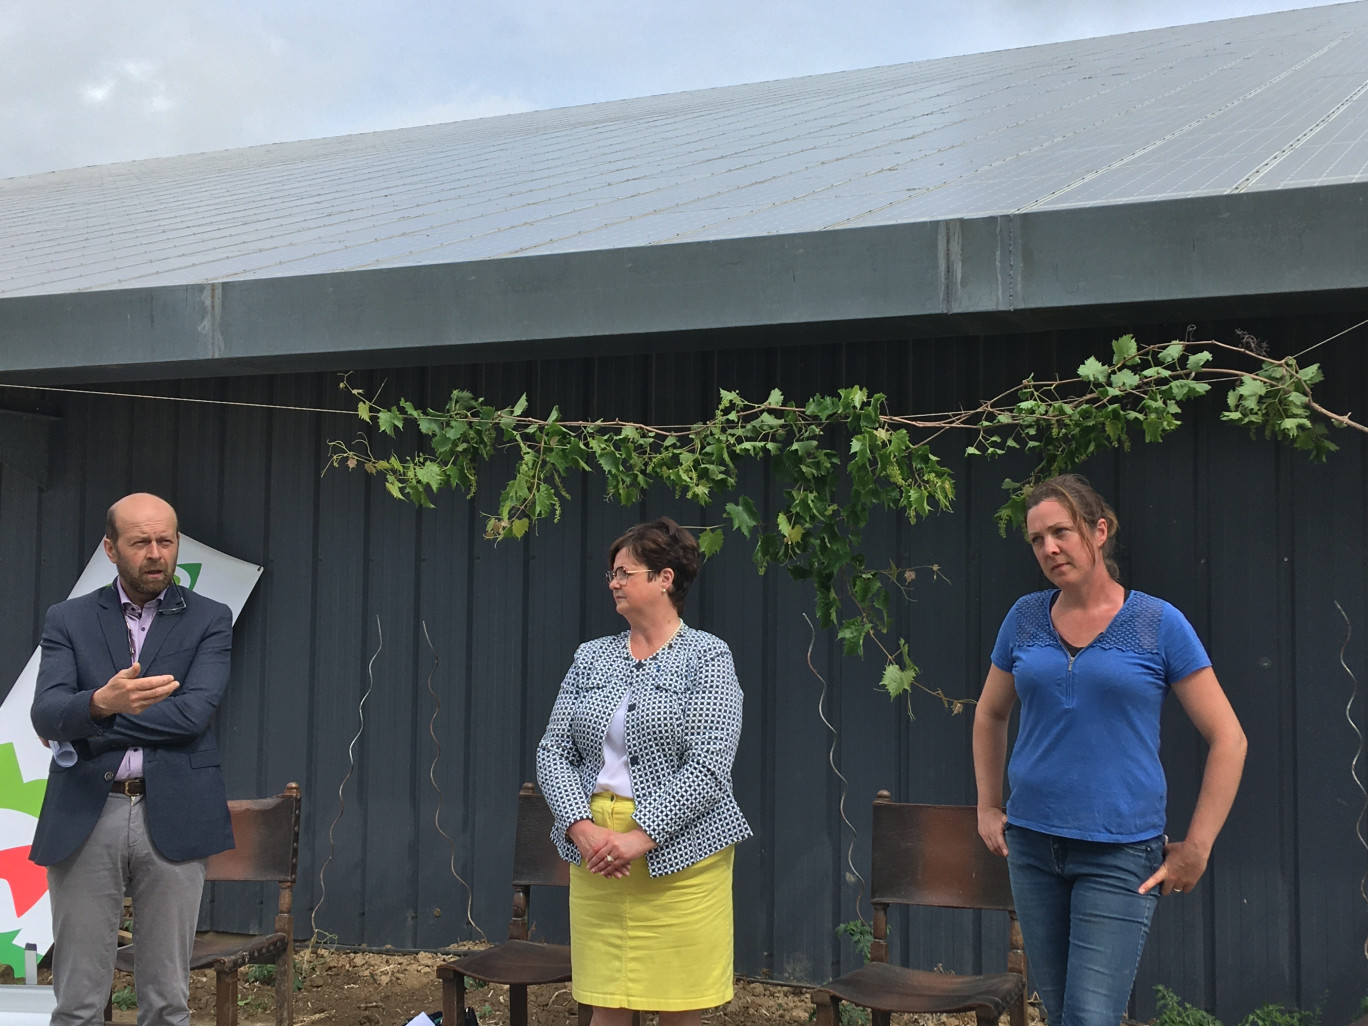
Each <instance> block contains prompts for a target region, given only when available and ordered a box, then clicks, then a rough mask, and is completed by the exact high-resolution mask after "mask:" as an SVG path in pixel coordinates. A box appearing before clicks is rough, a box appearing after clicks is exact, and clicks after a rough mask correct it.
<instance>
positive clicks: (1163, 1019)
mask: <svg viewBox="0 0 1368 1026" xmlns="http://www.w3.org/2000/svg"><path fill="white" fill-rule="evenodd" d="M1154 992H1155V994H1156V995H1158V1002H1159V1015H1158V1017H1157V1018H1156V1019H1155V1020H1154V1022H1153V1024H1152V1026H1221V1020H1219V1019H1217V1018H1216V1017H1215V1016H1214V1015H1212V1014H1211V1013H1210V1012H1205V1011H1203V1010H1202V1009H1200V1008H1197V1007H1195V1006H1194V1005H1190V1004H1188V1003H1187V1002H1186V1001H1184V1000H1183V999H1182V998H1180V997H1179V996H1178V995H1177V994H1175V993H1174V992H1173V991H1171V990H1169V989H1168V988H1167V987H1165V986H1164V985H1163V984H1160V985H1159V986H1157V987H1155V988H1154ZM1362 1007H1363V1008H1364V1009H1368V998H1364V999H1363V1005H1362ZM1240 1026H1320V1009H1319V1008H1317V1009H1315V1010H1313V1011H1309V1012H1307V1011H1302V1010H1301V1009H1299V1008H1292V1007H1288V1006H1287V1005H1282V1004H1275V1003H1269V1004H1266V1005H1261V1006H1259V1007H1258V1008H1256V1009H1254V1011H1252V1012H1250V1013H1249V1014H1248V1015H1246V1016H1245V1017H1244V1018H1243V1019H1241V1020H1240Z"/></svg>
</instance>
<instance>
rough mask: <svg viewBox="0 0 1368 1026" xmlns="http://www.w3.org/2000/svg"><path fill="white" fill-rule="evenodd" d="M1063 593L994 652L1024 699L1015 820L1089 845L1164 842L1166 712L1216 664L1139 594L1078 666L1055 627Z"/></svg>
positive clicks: (1019, 606)
mask: <svg viewBox="0 0 1368 1026" xmlns="http://www.w3.org/2000/svg"><path fill="white" fill-rule="evenodd" d="M1058 594H1059V592H1058V590H1055V589H1052V590H1050V591H1038V592H1035V593H1033V594H1030V595H1025V596H1023V597H1021V598H1020V599H1018V600H1017V601H1016V604H1015V605H1013V606H1012V608H1011V610H1010V611H1009V612H1008V613H1007V618H1006V619H1005V620H1003V621H1002V627H1001V629H999V631H998V636H997V643H996V644H995V645H994V646H993V665H994V666H996V667H997V668H998V669H1000V670H1004V671H1006V672H1007V673H1010V674H1011V675H1012V678H1013V681H1014V683H1015V685H1016V693H1017V697H1018V698H1019V699H1021V724H1020V728H1019V730H1018V732H1017V739H1016V746H1015V747H1014V748H1013V750H1012V759H1011V762H1010V764H1009V766H1008V770H1007V778H1008V780H1009V781H1010V782H1011V788H1012V790H1011V797H1010V798H1009V799H1008V801H1007V821H1008V822H1009V823H1014V824H1016V825H1017V826H1023V827H1026V828H1028V829H1030V830H1038V831H1040V832H1041V833H1047V834H1055V835H1057V836H1060V837H1074V838H1078V839H1080V840H1085V841H1108V842H1112V843H1117V844H1123V843H1127V842H1130V841H1143V840H1147V839H1148V838H1151V837H1156V836H1158V835H1159V834H1162V833H1163V832H1164V805H1165V802H1166V799H1167V797H1168V786H1167V783H1166V781H1165V779H1164V769H1163V766H1162V765H1161V764H1160V762H1159V711H1160V708H1161V707H1162V705H1163V703H1164V698H1165V697H1166V696H1167V695H1168V692H1169V687H1170V685H1172V684H1174V683H1176V682H1177V681H1180V680H1182V679H1183V678H1184V677H1187V676H1188V675H1189V674H1192V673H1195V672H1197V671H1198V670H1200V669H1203V668H1204V667H1207V666H1210V665H1211V660H1210V659H1209V658H1208V657H1207V654H1206V649H1204V648H1203V647H1202V643H1201V641H1199V640H1198V639H1197V633H1196V632H1195V631H1194V630H1193V629H1192V625H1191V624H1190V623H1188V622H1187V619H1186V617H1184V616H1183V614H1182V613H1180V612H1179V611H1178V610H1177V609H1175V608H1174V607H1173V606H1171V605H1169V604H1168V603H1167V602H1165V601H1163V600H1162V599H1157V598H1154V597H1153V596H1151V595H1146V594H1144V593H1143V592H1139V591H1132V592H1131V593H1130V594H1129V595H1128V596H1127V597H1126V601H1125V602H1124V604H1122V606H1121V610H1120V612H1118V613H1117V614H1116V616H1115V617H1114V618H1113V619H1112V622H1111V623H1109V624H1108V625H1107V629H1106V630H1104V631H1103V632H1102V633H1101V634H1099V635H1098V636H1097V637H1096V638H1094V639H1093V641H1092V642H1091V643H1090V644H1088V645H1087V646H1086V647H1085V648H1083V649H1082V650H1081V651H1079V653H1078V654H1077V655H1076V656H1070V654H1069V652H1068V650H1067V649H1066V648H1065V647H1064V643H1063V642H1062V641H1061V640H1060V637H1059V634H1058V633H1057V632H1056V631H1055V629H1054V624H1053V623H1052V622H1051V620H1050V607H1051V605H1052V604H1053V603H1054V599H1055V596H1057V595H1058Z"/></svg>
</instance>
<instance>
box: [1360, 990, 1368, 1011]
mask: <svg viewBox="0 0 1368 1026" xmlns="http://www.w3.org/2000/svg"><path fill="white" fill-rule="evenodd" d="M1358 1014H1359V1015H1368V994H1365V995H1363V999H1362V1000H1361V1001H1360V1002H1359V1010H1358Z"/></svg>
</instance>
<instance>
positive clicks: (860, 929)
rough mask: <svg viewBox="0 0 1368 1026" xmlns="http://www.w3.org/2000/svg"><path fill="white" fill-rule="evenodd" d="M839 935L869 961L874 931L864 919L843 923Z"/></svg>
mask: <svg viewBox="0 0 1368 1026" xmlns="http://www.w3.org/2000/svg"><path fill="white" fill-rule="evenodd" d="M836 932H837V933H843V934H845V935H846V936H847V937H849V938H850V943H851V944H854V945H855V950H856V951H858V952H859V953H860V957H861V958H863V959H864V960H865V961H866V962H868V961H869V948H870V945H872V944H873V943H874V930H873V928H872V927H870V925H869V924H868V923H866V922H865V921H864V920H863V919H852V920H850V922H848V923H842V924H841V925H840V926H838V927H836ZM842 1021H843V1022H844V1020H842Z"/></svg>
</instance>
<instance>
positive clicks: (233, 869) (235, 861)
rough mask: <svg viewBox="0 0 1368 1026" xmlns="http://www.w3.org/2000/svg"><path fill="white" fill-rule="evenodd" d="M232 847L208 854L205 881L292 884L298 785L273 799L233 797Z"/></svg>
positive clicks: (296, 845)
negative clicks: (249, 881) (270, 881)
mask: <svg viewBox="0 0 1368 1026" xmlns="http://www.w3.org/2000/svg"><path fill="white" fill-rule="evenodd" d="M228 812H229V815H231V816H232V817H233V847H232V848H229V849H228V850H227V851H221V852H219V853H218V854H217V855H210V856H209V864H208V867H207V869H206V871H205V879H207V880H262V881H269V880H274V881H276V882H277V883H285V884H293V883H294V881H295V872H296V867H297V866H298V863H299V785H298V784H295V783H290V784H288V785H287V786H286V788H285V791H284V793H282V794H278V795H276V796H275V797H274V798H248V799H236V800H234V801H230V802H229V803H228Z"/></svg>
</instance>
